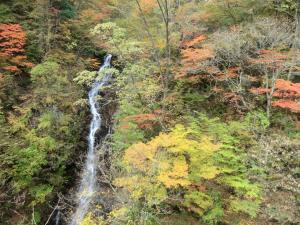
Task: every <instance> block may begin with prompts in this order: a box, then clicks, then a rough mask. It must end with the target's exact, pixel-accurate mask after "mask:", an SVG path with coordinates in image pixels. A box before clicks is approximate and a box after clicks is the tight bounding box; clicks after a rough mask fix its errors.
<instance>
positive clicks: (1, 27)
mask: <svg viewBox="0 0 300 225" xmlns="http://www.w3.org/2000/svg"><path fill="white" fill-rule="evenodd" d="M25 41H26V39H25V32H24V31H23V28H22V27H21V25H20V24H3V23H1V24H0V56H1V58H2V59H1V62H0V63H1V68H0V69H1V70H2V71H3V72H5V71H7V72H11V73H13V74H17V73H21V72H22V70H25V69H26V68H31V67H32V66H33V64H32V63H30V62H28V60H27V57H26V56H25V50H24V47H25Z"/></svg>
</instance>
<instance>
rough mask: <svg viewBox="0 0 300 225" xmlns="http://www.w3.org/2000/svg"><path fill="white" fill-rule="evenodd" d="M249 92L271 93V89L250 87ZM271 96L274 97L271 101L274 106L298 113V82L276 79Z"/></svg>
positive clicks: (299, 108)
mask: <svg viewBox="0 0 300 225" xmlns="http://www.w3.org/2000/svg"><path fill="white" fill-rule="evenodd" d="M250 92H251V93H253V94H258V95H262V94H266V93H271V92H272V90H271V89H270V88H251V89H250ZM272 96H273V97H275V98H276V100H275V101H273V103H272V105H273V106H274V107H279V108H284V109H288V110H289V111H291V112H294V113H300V103H299V98H300V83H292V82H291V81H287V80H283V79H277V80H276V82H275V89H274V92H273V93H272Z"/></svg>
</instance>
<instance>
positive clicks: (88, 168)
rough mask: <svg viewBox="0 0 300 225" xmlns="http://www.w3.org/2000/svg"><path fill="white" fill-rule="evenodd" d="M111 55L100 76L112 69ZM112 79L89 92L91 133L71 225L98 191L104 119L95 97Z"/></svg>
mask: <svg viewBox="0 0 300 225" xmlns="http://www.w3.org/2000/svg"><path fill="white" fill-rule="evenodd" d="M111 57H112V56H111V55H107V56H106V57H105V60H104V64H103V65H102V66H101V68H100V70H99V72H98V74H100V72H101V71H103V70H104V69H105V68H109V67H110V61H111ZM110 77H111V74H109V73H107V74H105V75H104V76H103V78H102V79H101V80H100V81H99V80H96V81H95V83H94V84H93V86H92V88H91V90H90V91H89V94H88V97H89V105H90V111H91V114H92V116H93V118H92V121H91V124H90V132H89V136H88V153H87V158H86V163H85V167H84V171H83V174H82V178H81V183H80V188H79V192H78V206H77V208H76V211H75V213H74V215H73V217H72V221H71V223H70V225H78V224H79V223H80V222H81V221H82V220H83V218H84V216H85V214H86V213H87V211H88V209H89V206H90V203H91V201H92V199H93V195H94V193H95V189H96V167H97V159H96V152H95V144H96V143H95V142H96V137H95V135H96V133H97V131H98V130H99V129H100V128H101V124H102V118H101V114H100V106H99V104H98V103H97V101H96V100H95V97H96V96H97V95H98V94H99V91H100V90H101V88H102V87H103V86H104V85H105V84H107V82H108V81H109V79H110Z"/></svg>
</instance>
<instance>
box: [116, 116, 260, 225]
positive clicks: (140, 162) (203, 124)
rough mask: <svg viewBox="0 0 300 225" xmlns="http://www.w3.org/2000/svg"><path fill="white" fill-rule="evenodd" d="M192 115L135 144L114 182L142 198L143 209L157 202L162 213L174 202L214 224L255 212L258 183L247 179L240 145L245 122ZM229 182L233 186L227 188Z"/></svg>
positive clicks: (156, 205) (126, 154)
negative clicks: (186, 122)
mask: <svg viewBox="0 0 300 225" xmlns="http://www.w3.org/2000/svg"><path fill="white" fill-rule="evenodd" d="M192 121H193V122H191V123H189V125H188V126H183V125H176V126H175V128H173V129H172V130H171V131H170V132H169V133H160V134H159V135H158V136H156V137H154V138H153V139H152V140H150V141H148V142H147V143H142V142H138V143H136V144H133V145H131V146H130V147H129V148H128V149H127V150H126V151H125V154H124V158H123V162H122V163H123V164H124V169H125V172H126V173H125V175H123V176H120V177H119V178H117V179H116V180H115V184H116V185H117V186H119V187H124V188H125V189H126V190H127V191H128V193H129V195H130V199H131V201H134V202H138V201H140V200H142V201H143V202H141V205H142V207H143V208H144V209H145V208H153V207H154V208H156V209H157V210H158V211H159V212H160V213H163V212H164V207H166V208H168V207H167V206H166V205H168V204H170V205H173V206H176V207H179V208H186V209H187V210H188V211H191V212H193V213H195V214H196V215H198V216H199V217H201V218H202V220H203V221H204V222H209V223H212V224H213V223H217V222H220V221H222V217H223V216H224V214H227V216H228V215H230V214H231V213H233V214H234V213H237V212H242V213H245V214H248V215H250V216H251V217H255V216H256V213H257V210H258V207H259V202H260V197H259V195H260V194H259V193H260V189H259V187H258V185H257V184H255V183H252V182H251V181H250V180H248V178H247V173H246V170H244V169H245V165H243V159H242V158H243V156H242V155H243V153H242V152H243V150H242V149H240V148H239V147H238V146H239V145H240V144H241V141H240V140H242V139H243V138H247V131H246V130H245V125H243V124H240V123H234V122H233V123H232V124H228V125H226V124H223V123H221V122H220V121H219V120H218V119H208V118H207V117H206V116H204V115H199V117H198V118H197V119H192ZM245 132H246V133H245ZM239 135H241V136H239ZM244 135H245V136H244ZM240 138H241V139H240ZM248 138H249V136H248ZM238 152H239V154H240V155H238ZM226 187H230V188H232V189H233V190H234V191H233V192H231V193H229V192H230V191H229V192H226V189H227V188H226ZM218 190H222V193H219V192H218ZM224 192H226V194H225V193H224ZM229 196H230V197H229ZM224 207H225V208H226V210H224ZM231 215H232V214H231ZM213 221H214V222H213Z"/></svg>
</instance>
